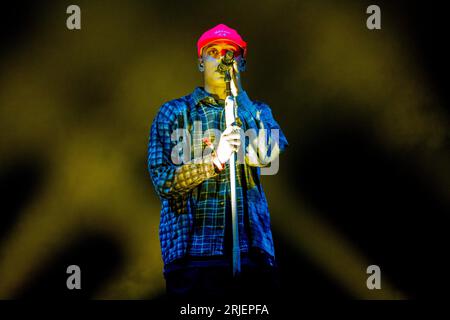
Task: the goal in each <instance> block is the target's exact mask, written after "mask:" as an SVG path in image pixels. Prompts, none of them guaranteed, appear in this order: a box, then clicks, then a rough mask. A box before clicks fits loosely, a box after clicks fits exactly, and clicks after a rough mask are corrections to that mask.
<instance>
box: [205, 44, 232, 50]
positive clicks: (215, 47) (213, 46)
mask: <svg viewBox="0 0 450 320" xmlns="http://www.w3.org/2000/svg"><path fill="white" fill-rule="evenodd" d="M218 46H219V45H218V44H213V45H211V46H210V47H207V48H206V50H209V49H212V48H214V49H217V47H218ZM223 47H224V48H233V49H236V50H239V47H237V46H233V45H232V44H225V45H223Z"/></svg>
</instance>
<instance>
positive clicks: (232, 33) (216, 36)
mask: <svg viewBox="0 0 450 320" xmlns="http://www.w3.org/2000/svg"><path fill="white" fill-rule="evenodd" d="M217 40H223V41H227V42H231V43H234V44H236V45H237V46H239V47H240V48H241V49H242V50H243V52H244V53H243V56H244V57H245V56H246V54H247V42H245V41H244V40H242V38H241V36H240V35H239V33H237V31H236V30H234V29H231V28H230V27H228V26H226V25H224V24H222V23H221V24H218V25H217V26H215V27H214V28H212V29H209V30H208V31H206V32H205V33H203V34H202V36H201V37H200V39H198V41H197V53H198V57H199V58H200V57H201V56H202V49H203V48H204V47H205V46H206V45H208V44H209V43H211V42H214V41H217Z"/></svg>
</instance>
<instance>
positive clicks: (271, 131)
mask: <svg viewBox="0 0 450 320" xmlns="http://www.w3.org/2000/svg"><path fill="white" fill-rule="evenodd" d="M197 51H198V57H199V70H200V71H201V72H203V75H204V87H198V88H196V89H195V90H194V92H193V93H192V94H189V95H187V96H184V97H182V98H179V99H176V100H172V101H169V102H167V103H165V104H164V105H162V107H161V108H160V110H159V112H158V114H157V115H156V117H155V119H154V121H153V124H152V127H151V131H150V139H149V146H148V169H149V172H150V176H151V179H152V182H153V184H154V187H155V189H156V192H157V193H158V195H159V197H160V199H161V202H162V210H161V220H160V232H159V236H160V241H161V249H162V257H163V261H164V276H165V279H166V287H167V292H168V294H169V295H173V296H175V297H186V298H203V297H207V298H213V299H214V298H217V299H220V298H224V297H235V296H237V295H257V294H259V295H266V294H270V293H272V294H273V293H274V292H275V291H274V290H275V289H276V288H277V286H278V283H277V278H276V263H275V259H274V255H275V253H274V246H273V240H272V233H271V226H270V217H269V211H268V206H267V202H266V197H265V195H264V192H263V189H262V186H261V183H260V168H261V167H267V166H270V164H271V162H273V161H274V160H275V159H276V158H277V157H278V154H279V153H280V152H281V151H282V150H284V148H285V147H286V146H287V140H286V138H285V136H284V134H283V133H282V132H281V130H280V128H279V126H278V124H277V123H276V121H275V120H274V119H273V117H272V113H271V110H270V108H269V106H268V105H266V104H264V103H261V102H256V101H252V100H250V99H249V97H248V96H247V93H246V92H245V91H244V90H243V89H242V84H241V77H240V72H241V71H244V69H245V58H246V54H247V44H246V42H245V41H244V40H243V39H242V37H241V36H240V35H239V34H238V33H237V32H236V30H234V29H231V28H229V27H227V26H226V25H224V24H220V25H217V26H216V27H214V28H212V29H210V30H208V31H207V32H205V33H204V34H203V35H202V36H201V37H200V39H199V40H198V42H197ZM227 51H232V52H233V54H234V64H233V66H232V68H230V74H231V76H232V81H231V89H232V92H233V94H234V95H235V96H236V101H237V105H238V107H237V116H238V118H239V119H240V121H237V122H236V123H235V124H234V125H232V126H229V127H228V128H225V126H226V122H225V112H224V100H225V98H226V96H227V95H226V84H225V81H224V75H223V74H222V73H220V72H218V70H217V68H218V65H219V63H220V62H221V60H222V58H223V57H224V55H225V53H226V52H227ZM237 124H239V125H240V127H239V126H237ZM243 132H253V133H254V134H253V135H252V134H249V135H248V137H249V139H243ZM244 140H245V141H244ZM199 149H200V153H198V152H197V151H198V150H199ZM241 151H242V152H243V154H244V156H243V157H240V159H241V160H242V161H239V159H238V161H237V162H236V181H237V182H236V186H237V187H236V194H237V214H238V224H239V226H238V228H239V245H240V252H241V266H242V267H241V273H240V274H239V275H238V276H233V275H232V271H231V270H232V269H231V260H232V254H231V251H232V231H231V230H232V229H231V213H230V212H231V204H230V177H229V159H230V157H231V156H233V153H234V152H241ZM199 154H200V155H199ZM241 155H242V154H241Z"/></svg>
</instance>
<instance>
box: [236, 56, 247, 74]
mask: <svg viewBox="0 0 450 320" xmlns="http://www.w3.org/2000/svg"><path fill="white" fill-rule="evenodd" d="M246 67H247V61H246V60H245V59H244V58H242V59H240V60H239V64H238V69H239V72H243V71H245V69H246Z"/></svg>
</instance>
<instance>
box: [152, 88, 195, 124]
mask: <svg viewBox="0 0 450 320" xmlns="http://www.w3.org/2000/svg"><path fill="white" fill-rule="evenodd" d="M190 98H191V95H190V94H189V95H185V96H183V97H181V98H178V99H173V100H170V101H167V102H164V103H163V104H162V105H161V106H160V107H159V110H158V112H157V114H156V117H155V121H166V122H167V121H168V122H172V121H174V120H175V119H176V118H177V116H179V115H181V114H183V112H184V110H186V109H187V108H188V106H189V101H190Z"/></svg>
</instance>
